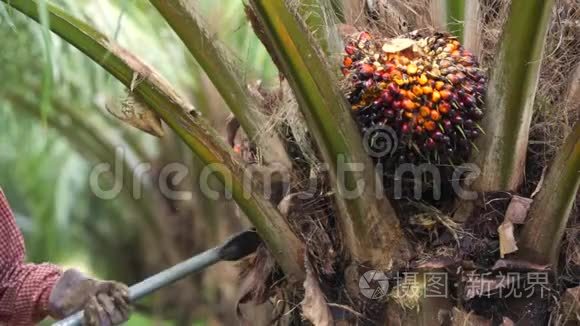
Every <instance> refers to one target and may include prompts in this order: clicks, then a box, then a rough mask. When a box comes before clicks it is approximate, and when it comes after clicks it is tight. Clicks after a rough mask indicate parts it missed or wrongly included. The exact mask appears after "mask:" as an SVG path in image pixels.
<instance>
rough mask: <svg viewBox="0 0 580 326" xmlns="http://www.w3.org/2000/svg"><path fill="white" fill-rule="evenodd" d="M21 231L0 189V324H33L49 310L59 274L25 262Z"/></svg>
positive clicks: (51, 266) (44, 265)
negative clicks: (49, 298) (49, 299)
mask: <svg viewBox="0 0 580 326" xmlns="http://www.w3.org/2000/svg"><path fill="white" fill-rule="evenodd" d="M25 255H26V252H25V248H24V240H23V238H22V233H20V230H19V229H18V227H17V226H16V221H15V220H14V215H13V214H12V210H11V209H10V206H8V201H7V200H6V197H5V196H4V193H3V192H2V189H0V325H18V326H20V325H23V326H24V325H34V324H35V323H37V322H38V321H40V320H42V319H43V318H44V317H45V316H46V315H47V313H48V311H47V310H48V297H49V295H50V292H51V290H52V288H53V286H54V284H55V283H56V281H57V280H58V278H59V277H60V275H61V270H60V269H59V268H58V267H57V266H54V265H50V264H26V263H25V262H24V259H25Z"/></svg>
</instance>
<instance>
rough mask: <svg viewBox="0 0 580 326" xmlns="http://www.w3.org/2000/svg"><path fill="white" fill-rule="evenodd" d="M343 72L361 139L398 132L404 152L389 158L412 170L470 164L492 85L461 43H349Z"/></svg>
mask: <svg viewBox="0 0 580 326" xmlns="http://www.w3.org/2000/svg"><path fill="white" fill-rule="evenodd" d="M342 72H343V74H344V78H345V81H346V82H345V84H346V88H347V89H346V93H347V98H348V100H349V102H350V104H351V106H352V110H353V111H354V113H355V115H356V117H357V121H358V124H359V126H360V128H361V131H362V133H363V134H364V133H367V132H372V131H373V130H380V127H383V126H384V127H389V128H391V129H392V130H394V131H395V133H396V136H397V137H398V139H397V142H398V144H399V145H398V147H397V149H396V150H395V151H393V152H389V153H388V154H389V157H396V158H398V159H399V160H401V161H403V162H409V163H421V162H433V163H438V162H442V163H451V164H458V163H461V162H463V161H465V160H466V159H467V157H468V156H469V154H470V152H471V150H472V148H473V143H472V141H473V139H475V138H477V137H478V136H479V134H480V133H481V129H480V127H479V126H478V125H477V121H479V120H481V118H482V116H483V112H484V111H483V104H484V103H483V99H484V92H485V87H486V78H485V75H484V73H483V71H482V70H481V69H480V68H479V65H478V63H477V60H476V59H475V57H474V55H473V54H472V53H471V52H469V51H468V50H466V49H465V48H463V46H462V45H461V44H460V43H459V41H458V40H457V38H455V37H453V36H451V35H449V34H444V33H431V34H430V35H421V34H419V33H418V32H413V33H410V34H408V35H406V36H405V37H404V38H398V39H380V38H373V37H372V36H371V35H370V34H369V33H367V32H362V33H358V34H355V35H352V36H350V37H349V38H347V40H346V46H345V54H344V59H343V66H342ZM366 139H368V138H366ZM371 147H372V144H371Z"/></svg>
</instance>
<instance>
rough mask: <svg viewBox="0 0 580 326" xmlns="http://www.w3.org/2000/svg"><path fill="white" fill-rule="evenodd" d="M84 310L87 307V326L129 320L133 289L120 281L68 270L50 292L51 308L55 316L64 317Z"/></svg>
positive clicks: (85, 317)
mask: <svg viewBox="0 0 580 326" xmlns="http://www.w3.org/2000/svg"><path fill="white" fill-rule="evenodd" d="M80 310H84V319H83V325H88V326H113V325H119V324H121V323H123V322H125V321H127V320H128V319H129V314H130V307H129V289H128V288H127V286H126V285H125V284H122V283H119V282H114V281H99V280H95V279H91V278H88V277H86V276H84V275H83V274H82V273H80V272H79V271H77V270H76V269H68V270H66V271H65V272H64V273H63V274H62V276H61V277H60V278H59V279H58V281H57V282H56V284H55V286H54V287H53V289H52V291H51V293H50V296H49V299H48V311H49V314H50V316H52V317H53V318H56V319H62V318H65V317H67V316H69V315H71V314H73V313H75V312H77V311H80Z"/></svg>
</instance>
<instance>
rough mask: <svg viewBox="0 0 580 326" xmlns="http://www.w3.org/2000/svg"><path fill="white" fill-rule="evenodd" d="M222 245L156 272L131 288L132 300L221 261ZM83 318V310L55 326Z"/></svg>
mask: <svg viewBox="0 0 580 326" xmlns="http://www.w3.org/2000/svg"><path fill="white" fill-rule="evenodd" d="M221 249H222V248H221V247H217V248H213V249H210V250H207V251H205V252H203V253H201V254H199V255H196V256H194V257H191V258H190V259H188V260H186V261H183V262H181V263H179V264H177V265H175V266H173V267H170V268H168V269H166V270H164V271H162V272H160V273H159V274H155V275H153V276H151V277H149V278H147V279H145V280H143V281H141V282H139V283H137V284H134V285H133V286H131V287H130V288H129V299H130V301H131V302H135V301H136V300H139V299H141V298H142V297H144V296H146V295H148V294H150V293H151V292H153V291H156V290H158V289H160V288H162V287H164V286H167V285H169V284H171V283H173V282H175V281H177V280H180V279H182V278H183V277H185V276H187V275H189V274H191V273H195V272H198V271H200V270H202V269H204V268H206V267H208V266H210V265H213V264H215V263H217V262H219V261H220V260H221V259H222V257H221V254H220V252H221ZM82 320H83V312H82V311H80V312H77V313H76V314H74V315H71V316H69V317H67V318H65V319H63V320H61V321H59V322H57V323H55V324H53V326H78V325H81V322H82Z"/></svg>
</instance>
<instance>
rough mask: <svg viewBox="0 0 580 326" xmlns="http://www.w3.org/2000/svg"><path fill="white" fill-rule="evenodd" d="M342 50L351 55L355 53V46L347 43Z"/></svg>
mask: <svg viewBox="0 0 580 326" xmlns="http://www.w3.org/2000/svg"><path fill="white" fill-rule="evenodd" d="M344 51H345V52H346V54H348V55H353V54H354V53H355V51H356V48H355V47H354V46H352V45H350V44H349V45H347V46H346V47H345V48H344Z"/></svg>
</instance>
